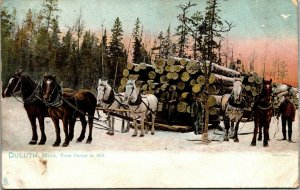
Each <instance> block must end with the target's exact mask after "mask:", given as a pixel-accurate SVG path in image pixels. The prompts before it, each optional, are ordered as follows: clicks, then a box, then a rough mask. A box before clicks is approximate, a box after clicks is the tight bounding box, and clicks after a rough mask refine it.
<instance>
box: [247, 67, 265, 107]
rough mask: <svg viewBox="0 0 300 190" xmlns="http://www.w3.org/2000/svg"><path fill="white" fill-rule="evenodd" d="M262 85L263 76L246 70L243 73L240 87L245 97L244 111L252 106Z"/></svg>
mask: <svg viewBox="0 0 300 190" xmlns="http://www.w3.org/2000/svg"><path fill="white" fill-rule="evenodd" d="M262 85H263V78H262V77H260V76H258V74H257V73H256V72H248V73H245V74H244V75H243V79H242V89H243V95H244V97H245V99H246V100H247V101H246V105H245V111H249V112H251V111H252V109H253V106H254V101H255V100H256V99H257V97H258V96H259V94H260V91H261V89H262Z"/></svg>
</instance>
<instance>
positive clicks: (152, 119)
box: [151, 113, 155, 135]
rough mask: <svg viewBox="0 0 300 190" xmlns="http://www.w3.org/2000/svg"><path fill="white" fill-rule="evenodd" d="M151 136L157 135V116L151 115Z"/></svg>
mask: <svg viewBox="0 0 300 190" xmlns="http://www.w3.org/2000/svg"><path fill="white" fill-rule="evenodd" d="M151 125H152V126H151V135H154V133H155V128H154V127H155V115H154V114H153V113H151Z"/></svg>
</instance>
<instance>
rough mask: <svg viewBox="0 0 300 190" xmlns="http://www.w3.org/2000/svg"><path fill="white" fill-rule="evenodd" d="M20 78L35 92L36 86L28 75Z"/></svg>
mask: <svg viewBox="0 0 300 190" xmlns="http://www.w3.org/2000/svg"><path fill="white" fill-rule="evenodd" d="M21 78H22V79H25V80H26V81H27V82H28V83H29V85H30V86H31V87H32V88H33V90H35V88H36V86H37V84H36V83H35V82H34V81H33V80H32V79H31V78H30V77H29V76H28V75H26V74H25V75H21Z"/></svg>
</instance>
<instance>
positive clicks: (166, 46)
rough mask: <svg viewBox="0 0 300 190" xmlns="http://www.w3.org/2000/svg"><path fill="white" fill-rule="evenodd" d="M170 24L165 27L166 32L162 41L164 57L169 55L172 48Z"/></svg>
mask: <svg viewBox="0 0 300 190" xmlns="http://www.w3.org/2000/svg"><path fill="white" fill-rule="evenodd" d="M170 28H171V26H170V25H169V27H168V29H167V34H166V36H165V38H164V39H163V41H162V55H163V57H164V58H168V56H169V55H171V50H172V40H171V29H170Z"/></svg>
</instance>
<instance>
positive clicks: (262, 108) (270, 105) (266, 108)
mask: <svg viewBox="0 0 300 190" xmlns="http://www.w3.org/2000/svg"><path fill="white" fill-rule="evenodd" d="M257 107H258V108H259V109H261V110H268V109H271V108H272V107H273V103H272V101H270V102H269V105H268V106H266V107H262V106H261V105H257Z"/></svg>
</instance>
